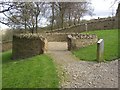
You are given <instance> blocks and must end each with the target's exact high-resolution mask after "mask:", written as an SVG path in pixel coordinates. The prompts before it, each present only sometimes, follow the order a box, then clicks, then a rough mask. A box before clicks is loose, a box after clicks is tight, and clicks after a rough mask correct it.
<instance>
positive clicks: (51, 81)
mask: <svg viewBox="0 0 120 90" xmlns="http://www.w3.org/2000/svg"><path fill="white" fill-rule="evenodd" d="M11 53H12V51H7V52H4V53H3V54H2V60H3V61H2V63H3V64H2V65H3V66H2V87H3V88H58V85H59V84H58V83H59V78H58V76H57V72H56V68H55V65H54V63H53V60H52V59H51V58H50V57H48V56H47V55H44V54H43V55H38V56H34V57H32V58H27V59H21V60H11V56H12V54H11Z"/></svg>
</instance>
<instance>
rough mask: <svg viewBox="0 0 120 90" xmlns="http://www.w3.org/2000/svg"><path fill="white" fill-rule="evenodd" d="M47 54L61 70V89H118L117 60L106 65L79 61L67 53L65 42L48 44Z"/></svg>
mask: <svg viewBox="0 0 120 90" xmlns="http://www.w3.org/2000/svg"><path fill="white" fill-rule="evenodd" d="M48 53H49V54H50V55H51V57H52V58H53V59H54V61H55V63H56V64H57V65H58V66H60V67H61V68H62V69H63V71H62V72H61V74H60V76H61V79H62V81H61V85H60V87H61V88H117V87H118V60H115V61H111V62H107V63H103V62H102V63H97V62H87V61H80V60H78V59H77V58H76V57H74V56H73V55H72V54H71V52H69V51H67V43H65V42H49V43H48Z"/></svg>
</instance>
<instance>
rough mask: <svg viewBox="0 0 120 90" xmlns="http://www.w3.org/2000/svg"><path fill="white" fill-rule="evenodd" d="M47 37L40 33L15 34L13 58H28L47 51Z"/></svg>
mask: <svg viewBox="0 0 120 90" xmlns="http://www.w3.org/2000/svg"><path fill="white" fill-rule="evenodd" d="M46 43H47V41H46V39H45V38H43V37H42V36H40V35H38V34H20V35H14V36H13V48H12V57H13V59H20V58H28V57H31V56H34V55H39V54H43V53H44V52H45V51H46V47H47V46H46Z"/></svg>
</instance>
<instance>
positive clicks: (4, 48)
mask: <svg viewBox="0 0 120 90" xmlns="http://www.w3.org/2000/svg"><path fill="white" fill-rule="evenodd" d="M0 47H1V49H2V50H1V51H2V52H4V51H8V50H10V49H12V41H3V42H1V43H0Z"/></svg>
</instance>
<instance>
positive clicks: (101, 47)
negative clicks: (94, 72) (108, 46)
mask: <svg viewBox="0 0 120 90" xmlns="http://www.w3.org/2000/svg"><path fill="white" fill-rule="evenodd" d="M97 60H98V62H101V61H104V40H103V39H100V40H99V41H98V42H97Z"/></svg>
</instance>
